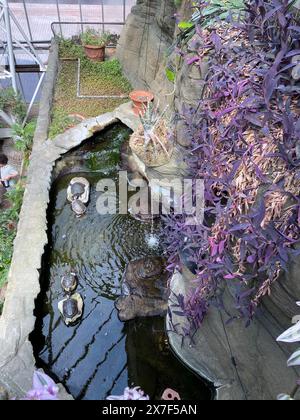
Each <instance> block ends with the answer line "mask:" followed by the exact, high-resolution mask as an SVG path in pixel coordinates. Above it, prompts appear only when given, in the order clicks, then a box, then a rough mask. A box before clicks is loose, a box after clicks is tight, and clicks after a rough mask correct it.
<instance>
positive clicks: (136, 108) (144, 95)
mask: <svg viewBox="0 0 300 420" xmlns="http://www.w3.org/2000/svg"><path fill="white" fill-rule="evenodd" d="M129 97H130V99H131V100H132V102H133V112H134V113H135V114H136V115H140V114H142V115H145V112H146V109H147V106H148V103H149V102H152V101H153V99H154V95H153V93H151V92H147V91H145V90H135V91H133V92H131V93H130V95H129Z"/></svg>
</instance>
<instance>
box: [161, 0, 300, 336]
mask: <svg viewBox="0 0 300 420" xmlns="http://www.w3.org/2000/svg"><path fill="white" fill-rule="evenodd" d="M293 3H294V2H291V1H288V0H269V1H266V0H253V1H250V2H249V3H248V4H247V6H246V18H245V21H244V22H239V23H232V24H228V23H223V24H218V26H216V27H215V28H210V29H202V28H201V26H199V27H198V28H197V33H198V37H199V42H201V45H200V47H199V43H197V49H196V50H193V51H190V50H189V57H190V53H192V54H193V57H194V58H193V60H191V61H190V65H201V63H202V61H203V60H206V61H208V67H209V71H208V74H207V76H206V79H205V90H204V95H203V97H202V98H201V99H199V106H198V108H197V109H196V110H193V109H189V108H187V107H186V108H185V109H184V110H183V115H182V116H181V118H182V119H183V120H184V122H185V126H186V134H187V136H188V137H189V138H192V139H193V145H192V148H191V150H190V153H189V156H188V159H187V163H188V166H189V168H190V172H191V174H192V176H193V177H194V178H202V179H204V182H205V200H206V211H205V221H204V223H203V225H202V226H195V227H193V226H188V225H186V224H185V220H184V217H178V216H176V217H171V218H168V219H166V221H165V228H166V229H167V231H168V234H167V235H164V236H165V237H167V238H168V239H167V244H166V251H167V254H168V255H169V267H168V268H169V270H170V271H171V272H173V271H174V269H175V268H177V267H179V266H180V264H181V263H182V262H184V263H185V264H186V265H189V264H190V265H193V267H194V270H193V271H194V272H195V273H196V280H195V287H194V288H193V290H192V291H191V293H190V295H189V296H187V297H183V296H181V295H179V296H176V299H175V303H174V306H175V310H176V314H177V315H182V316H185V317H186V318H187V319H188V321H189V327H184V330H183V331H180V332H181V333H182V334H183V335H184V336H185V335H189V336H190V335H191V333H193V332H194V331H195V330H196V329H197V328H198V327H199V326H200V325H201V323H202V321H203V319H204V316H205V314H206V313H207V310H208V308H209V306H210V305H211V304H214V305H218V307H220V308H223V309H225V310H226V311H227V313H230V315H229V316H230V318H235V317H244V318H246V319H247V324H248V323H249V322H250V320H251V319H252V318H253V316H254V314H255V311H256V308H257V307H258V305H259V303H260V301H261V299H262V298H263V297H264V296H265V295H267V294H269V293H271V288H272V284H273V283H274V282H275V281H276V280H277V279H278V278H279V276H280V274H281V272H282V271H287V268H288V264H289V261H290V259H291V258H292V257H295V256H298V255H300V252H299V248H298V249H296V247H295V245H297V244H298V243H299V239H300V231H299V220H300V206H299V204H300V197H299V191H300V177H299V175H300V174H299V167H300V118H299V116H298V111H297V109H298V101H299V94H300V88H299V86H298V85H297V83H296V82H297V80H299V79H300V49H299V48H300V26H299V19H298V16H297V14H296V12H295V10H294V9H293V8H292V4H293ZM201 5H202V7H205V6H203V4H202V2H201ZM196 58H198V60H196ZM164 234H165V231H164ZM228 283H230V285H231V287H232V288H234V289H235V310H233V308H224V303H223V299H222V296H223V291H224V289H225V287H226V285H227V284H228ZM174 329H176V326H174Z"/></svg>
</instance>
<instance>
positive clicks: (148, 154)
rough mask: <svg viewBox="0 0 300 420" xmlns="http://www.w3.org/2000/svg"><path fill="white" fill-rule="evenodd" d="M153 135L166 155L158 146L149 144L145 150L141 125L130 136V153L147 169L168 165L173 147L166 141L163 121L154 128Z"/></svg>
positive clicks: (166, 130) (165, 127)
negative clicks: (158, 139) (156, 137)
mask: <svg viewBox="0 0 300 420" xmlns="http://www.w3.org/2000/svg"><path fill="white" fill-rule="evenodd" d="M155 134H156V135H157V136H158V137H159V138H160V140H161V142H162V144H163V145H164V147H165V150H166V151H167V153H166V152H165V151H164V150H163V149H162V148H161V146H160V145H159V144H156V146H155V145H154V144H153V143H152V142H150V143H149V144H148V146H147V147H146V148H145V137H144V128H143V126H142V125H140V126H139V128H138V129H137V130H136V131H135V132H134V133H133V134H132V135H131V137H130V140H129V145H130V149H131V151H132V152H133V153H134V154H135V155H136V156H137V157H138V159H139V160H141V161H142V162H143V164H144V165H146V167H148V168H155V167H160V166H164V165H166V164H167V163H169V161H170V159H171V156H172V154H173V149H174V145H173V143H172V142H171V141H170V140H169V139H168V127H167V124H166V122H165V121H164V120H161V122H160V124H159V125H158V126H157V127H156V130H155Z"/></svg>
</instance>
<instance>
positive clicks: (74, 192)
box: [71, 182, 85, 197]
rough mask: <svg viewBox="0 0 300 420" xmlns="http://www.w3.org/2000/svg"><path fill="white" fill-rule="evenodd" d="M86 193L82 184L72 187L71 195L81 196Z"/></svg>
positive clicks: (76, 183)
mask: <svg viewBox="0 0 300 420" xmlns="http://www.w3.org/2000/svg"><path fill="white" fill-rule="evenodd" d="M84 192H85V185H84V184H81V183H80V182H75V183H74V184H72V185H71V194H72V196H73V197H74V196H81V195H82V194H84Z"/></svg>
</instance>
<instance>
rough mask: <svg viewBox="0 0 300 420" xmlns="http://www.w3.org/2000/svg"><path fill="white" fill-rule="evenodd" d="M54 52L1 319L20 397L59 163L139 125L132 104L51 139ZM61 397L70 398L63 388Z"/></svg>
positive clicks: (5, 357) (3, 372)
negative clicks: (103, 135)
mask: <svg viewBox="0 0 300 420" xmlns="http://www.w3.org/2000/svg"><path fill="white" fill-rule="evenodd" d="M51 51H52V52H51V54H50V59H49V65H48V72H47V74H46V80H45V83H44V87H43V92H42V97H41V103H40V113H39V118H38V122H37V130H36V133H35V137H34V144H33V150H32V155H31V158H30V165H29V169H28V178H27V186H26V190H25V193H24V200H23V205H22V209H21V213H20V219H19V224H18V231H17V236H16V239H15V243H14V254H13V258H12V263H11V267H10V271H9V275H8V288H7V295H6V300H5V304H4V308H3V314H2V316H1V318H0V386H1V385H2V386H4V387H5V388H6V389H7V390H8V391H9V394H10V396H11V397H17V398H20V397H22V396H23V395H24V394H25V393H26V392H27V391H28V390H29V389H30V388H31V385H32V377H33V372H34V369H35V359H34V355H33V349H32V345H31V343H30V341H29V335H30V333H31V332H32V331H33V330H34V327H35V321H36V318H35V316H34V309H35V299H36V298H37V296H38V294H39V293H40V269H41V261H42V256H43V254H44V249H45V246H46V244H47V242H48V236H47V208H48V204H49V191H50V188H51V183H52V172H53V168H54V165H55V162H56V161H57V160H58V159H59V158H60V157H61V156H62V155H63V154H65V153H66V152H68V151H69V150H71V149H73V148H74V147H76V146H79V145H80V144H81V143H82V142H83V141H85V140H86V139H88V138H90V137H92V136H93V134H94V133H95V132H98V131H101V130H103V129H105V128H106V127H107V126H109V125H111V124H114V123H116V122H117V121H121V122H122V123H124V124H125V125H127V126H129V127H130V128H131V129H135V127H136V126H137V125H138V123H139V122H138V118H137V117H136V116H135V115H134V114H133V112H132V111H131V109H132V106H131V103H127V104H123V105H121V107H120V108H117V109H116V110H115V111H114V112H112V113H107V114H103V115H100V116H98V117H96V118H92V119H89V120H86V121H84V122H82V123H81V124H79V125H78V126H76V127H73V128H71V129H70V130H68V131H66V132H65V133H64V134H61V135H59V136H57V137H56V138H55V139H53V140H51V141H50V140H47V134H48V127H49V116H50V111H51V105H52V99H53V92H54V84H55V80H56V72H57V60H58V54H57V45H56V43H55V42H54V43H53V45H52V50H51ZM33 204H34V205H33ZM60 398H61V399H70V398H71V397H70V396H69V395H68V394H67V393H66V392H65V390H64V389H63V387H62V386H60Z"/></svg>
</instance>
